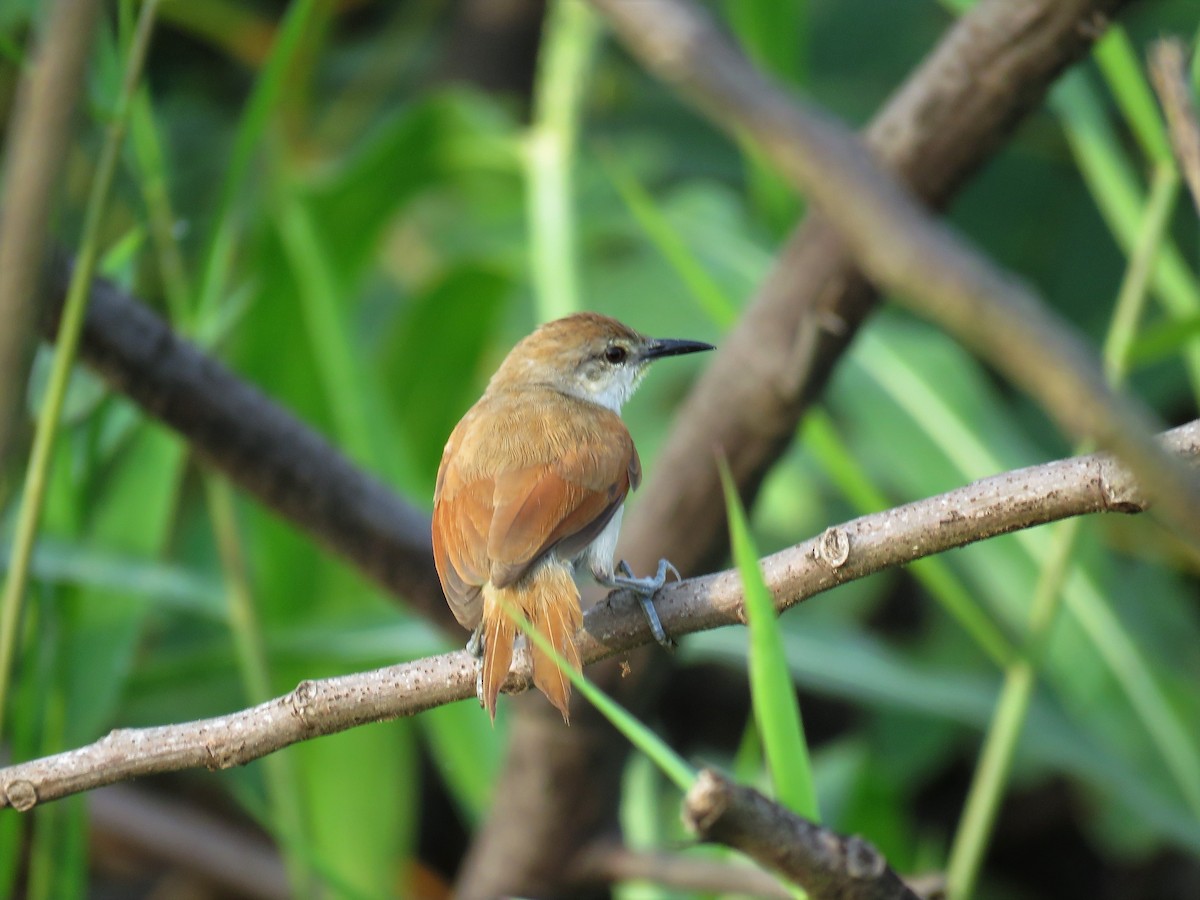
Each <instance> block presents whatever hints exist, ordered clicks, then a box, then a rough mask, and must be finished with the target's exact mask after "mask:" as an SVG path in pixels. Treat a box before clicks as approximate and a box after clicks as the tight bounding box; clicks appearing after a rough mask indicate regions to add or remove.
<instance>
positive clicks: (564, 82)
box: [525, 0, 600, 321]
mask: <svg viewBox="0 0 1200 900" xmlns="http://www.w3.org/2000/svg"><path fill="white" fill-rule="evenodd" d="M599 38H600V20H599V17H598V16H597V15H596V14H595V13H594V12H592V10H591V9H590V8H589V7H588V5H587V4H586V3H578V2H575V0H555V2H553V3H552V4H551V6H550V9H549V11H548V12H547V16H546V24H545V28H544V32H543V37H542V49H541V54H540V57H539V60H538V71H537V80H536V82H535V84H534V98H533V107H534V109H533V124H532V126H531V127H530V129H529V135H528V137H527V138H526V146H525V151H526V152H525V163H526V170H525V171H526V181H527V184H528V192H529V200H528V204H529V232H530V240H529V245H530V252H531V254H532V256H531V260H530V262H531V269H532V273H533V287H534V297H535V301H536V304H537V309H538V315H539V317H540V318H541V319H542V320H543V321H545V320H549V319H557V318H559V317H561V316H565V315H568V314H569V313H572V312H575V311H576V310H578V309H580V302H581V301H580V290H579V260H578V247H577V243H576V235H575V213H574V211H573V209H572V184H571V182H572V179H571V170H572V166H573V163H574V158H575V146H576V140H577V138H578V134H579V120H580V117H581V107H582V105H583V91H584V88H585V86H586V84H587V77H588V73H589V71H590V69H591V63H592V57H593V56H594V54H595V48H596V45H597V42H598V41H599Z"/></svg>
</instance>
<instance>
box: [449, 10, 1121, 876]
mask: <svg viewBox="0 0 1200 900" xmlns="http://www.w3.org/2000/svg"><path fill="white" fill-rule="evenodd" d="M1125 2H1126V0H1020V2H1014V0H981V2H979V3H977V4H976V5H975V6H974V7H973V8H972V9H971V10H970V11H969V12H968V13H966V14H965V15H963V16H962V17H960V18H959V19H957V20H956V21H955V22H954V23H953V24H952V25H951V26H950V28H949V29H948V30H947V32H946V34H945V35H944V36H943V37H942V39H941V40H940V41H939V42H938V44H937V46H936V47H934V48H933V49H932V50H931V52H930V53H929V55H928V56H927V57H926V58H925V59H924V60H923V61H922V62H921V64H920V65H919V66H918V67H917V69H916V70H915V71H914V72H913V73H912V74H911V75H910V77H909V78H908V79H907V80H906V81H905V83H904V84H903V85H901V86H900V88H899V89H898V90H897V91H896V93H895V94H894V95H893V96H892V97H891V99H889V101H888V102H887V104H886V106H885V107H884V108H883V109H882V110H881V111H880V112H879V113H878V114H877V115H876V116H875V117H874V118H873V119H872V121H871V124H870V125H869V126H868V128H867V130H866V133H865V137H866V139H867V140H868V141H869V142H870V145H871V149H872V151H873V152H874V153H875V154H876V156H877V158H878V159H880V160H881V161H883V162H884V163H885V164H886V165H888V166H889V167H890V168H891V169H892V170H893V171H894V172H896V173H897V175H898V176H900V177H903V178H904V179H905V180H906V181H907V182H908V184H909V185H910V186H911V187H912V189H913V191H914V192H916V194H917V195H918V196H919V197H921V198H922V199H923V200H924V201H925V202H926V203H928V204H929V205H930V206H931V207H932V208H939V207H941V206H943V205H944V204H946V203H947V202H948V201H949V199H950V198H951V196H952V195H953V194H954V192H955V191H956V190H957V189H958V187H959V186H960V185H962V184H963V183H964V182H965V181H966V179H967V178H968V177H969V176H970V175H971V174H972V173H973V172H974V171H975V170H976V169H978V168H980V167H981V166H982V165H984V164H985V163H986V161H987V160H988V159H989V158H990V157H991V156H992V155H993V153H994V152H995V150H996V149H997V148H998V147H999V146H1000V145H1001V144H1003V142H1004V141H1005V139H1006V138H1007V136H1008V135H1009V134H1010V133H1011V132H1012V131H1013V129H1014V128H1015V127H1016V126H1017V124H1018V123H1019V122H1020V121H1021V120H1022V119H1023V118H1024V117H1025V116H1027V115H1028V114H1029V113H1030V112H1031V111H1032V110H1035V109H1037V108H1038V107H1039V105H1040V104H1041V101H1042V99H1043V97H1044V95H1045V92H1046V90H1047V89H1048V87H1049V85H1050V84H1052V83H1053V81H1054V79H1055V78H1056V76H1057V75H1058V74H1059V73H1060V72H1061V71H1062V70H1063V69H1065V68H1066V67H1067V66H1068V65H1070V64H1071V63H1073V62H1075V61H1076V60H1078V59H1080V58H1082V57H1083V56H1084V55H1085V54H1086V53H1087V52H1088V50H1089V49H1090V48H1091V46H1092V44H1093V42H1094V41H1095V40H1097V39H1098V38H1099V37H1100V35H1102V34H1103V33H1104V25H1105V24H1106V22H1107V21H1108V17H1109V16H1110V15H1112V14H1113V13H1114V12H1115V11H1116V10H1117V9H1119V8H1121V7H1122V6H1123V5H1124V3H1125ZM629 5H630V6H631V7H637V6H638V4H636V3H633V4H629ZM875 302H876V298H875V292H874V290H873V289H872V288H871V287H870V285H869V284H868V283H867V282H866V280H865V279H864V278H863V276H862V275H861V274H860V273H859V272H858V271H857V270H856V269H855V268H854V265H853V258H852V257H851V255H850V252H849V251H848V249H847V248H846V245H845V243H844V242H843V241H842V240H841V239H840V238H839V237H838V234H837V232H836V231H835V230H834V228H833V226H832V225H831V224H830V223H829V221H828V219H827V218H826V217H825V216H823V215H821V214H820V213H819V212H813V213H810V215H809V217H808V219H807V221H805V222H804V223H803V224H802V225H801V226H799V227H798V228H797V229H796V230H795V231H794V232H793V233H792V235H791V236H790V237H789V238H788V239H787V240H786V242H785V243H784V244H783V246H782V248H781V250H780V252H779V253H778V255H777V257H776V260H775V264H774V266H773V267H772V269H771V271H770V273H769V274H768V275H767V277H766V279H765V280H764V282H763V284H762V286H761V288H760V289H759V291H758V292H757V296H756V297H755V298H754V300H753V302H752V303H751V304H750V305H749V307H748V309H747V311H746V313H745V314H744V315H743V316H742V317H741V318H740V319H739V321H738V323H737V327H736V328H735V329H734V330H733V331H732V332H731V333H730V334H729V335H727V336H726V337H725V338H724V339H723V340H722V341H721V346H720V348H719V349H718V351H717V352H716V353H715V354H714V355H713V358H712V361H711V363H710V364H709V365H708V366H707V367H706V368H705V369H704V371H703V373H702V374H701V377H700V379H699V381H698V382H697V384H696V386H695V388H694V390H693V391H692V392H691V394H690V395H689V396H688V398H687V400H686V401H685V403H684V404H683V406H682V408H681V409H680V410H679V412H678V415H677V416H676V418H675V422H674V425H673V427H672V430H671V433H670V435H669V437H668V440H667V442H666V444H665V445H664V447H663V449H662V450H661V451H660V454H659V456H658V458H657V461H656V464H655V466H654V468H653V469H652V470H651V471H650V473H649V474H650V477H649V478H648V479H647V483H646V486H645V487H644V488H643V490H642V491H641V492H640V494H639V496H638V497H637V498H636V501H635V503H634V504H633V505H632V508H631V509H630V512H629V515H627V516H626V522H625V525H624V527H623V529H622V534H621V546H620V555H621V557H622V558H625V559H628V560H629V561H630V562H631V563H632V564H633V566H634V569H635V570H637V571H649V570H651V569H652V568H653V566H654V564H655V563H656V562H657V560H658V559H659V557H660V556H665V557H667V558H669V559H670V560H672V561H673V562H674V563H675V564H676V565H677V566H679V567H680V569H681V571H683V572H684V573H685V574H697V573H701V572H708V571H712V570H713V569H715V568H717V567H719V566H720V565H721V561H722V559H723V558H724V557H725V555H726V554H727V552H728V533H727V530H726V521H725V507H724V503H723V501H722V499H721V489H720V486H719V485H718V483H717V475H716V467H715V466H714V465H713V460H712V454H711V452H710V451H711V448H712V447H713V446H719V447H721V448H722V450H723V451H724V453H725V455H726V458H727V459H728V460H729V463H730V467H731V469H732V471H733V475H734V480H735V481H736V482H737V485H738V489H739V491H740V492H741V494H742V498H743V500H744V501H745V502H746V504H747V505H750V503H751V502H752V500H753V498H754V496H755V494H756V493H757V491H758V487H759V485H760V484H761V482H762V479H763V478H764V477H765V475H766V473H767V472H768V471H769V470H770V468H771V467H772V466H773V465H774V463H775V461H776V460H777V459H778V458H779V456H780V455H781V454H782V453H783V452H784V451H785V450H786V448H787V447H788V445H789V444H790V443H791V442H792V440H793V438H794V436H795V434H796V428H797V424H798V422H799V420H800V418H801V416H802V415H803V413H804V410H805V409H806V408H807V407H808V405H809V404H810V403H812V402H813V401H814V400H815V399H816V398H817V397H818V396H819V394H820V392H821V390H822V388H823V386H824V384H825V382H826V380H827V379H828V377H829V374H830V373H831V372H832V370H833V368H834V367H835V366H836V364H837V362H838V360H839V359H840V358H841V355H842V352H843V351H844V350H845V349H846V347H847V346H848V345H849V344H850V342H851V340H852V339H853V337H854V334H855V332H856V330H857V328H858V327H859V325H860V323H861V322H862V321H863V320H864V319H865V318H866V317H867V316H868V315H869V313H870V312H871V310H872V309H873V308H874V305H875ZM631 662H632V671H631V673H626V672H624V671H622V669H621V667H619V666H617V665H615V664H611V663H610V664H606V665H604V666H601V667H597V668H594V669H593V670H592V672H591V675H592V677H593V678H594V679H595V680H597V681H598V682H599V683H600V684H601V685H602V686H603V687H604V688H605V689H607V690H609V691H610V692H611V693H612V694H613V695H614V696H616V697H618V698H619V699H621V700H622V702H624V703H625V704H626V705H627V706H629V707H630V708H632V709H634V710H637V711H649V710H652V709H653V708H654V705H655V703H656V702H657V699H658V697H659V695H660V692H661V686H662V685H663V684H665V683H666V681H667V677H666V669H667V668H668V667H669V666H670V665H671V659H670V657H668V656H667V655H666V654H663V653H658V652H656V651H655V650H654V649H653V648H647V649H645V650H643V651H641V652H639V653H638V654H636V655H635V656H634V657H633V658H632V660H631ZM516 707H517V711H518V713H519V715H518V716H517V718H516V721H515V722H514V723H513V727H512V729H511V731H510V738H509V750H508V755H507V760H506V763H505V768H504V772H503V774H502V776H501V777H500V778H499V779H498V780H497V787H496V790H497V794H496V800H495V802H494V804H493V806H492V810H493V814H492V815H490V816H489V817H488V819H487V820H486V821H485V823H484V826H483V828H482V829H481V830H480V831H479V832H478V833H477V835H476V838H475V841H474V842H473V843H472V846H471V851H470V853H469V855H468V857H467V859H466V861H465V862H464V865H463V867H462V869H461V870H460V875H459V881H458V884H457V886H456V887H457V890H458V891H459V892H460V893H461V894H462V895H463V896H467V897H492V896H497V895H499V894H505V893H519V894H554V893H559V894H561V893H569V892H571V891H572V889H573V887H574V883H573V882H572V881H571V880H570V878H571V870H570V869H569V868H566V867H564V866H563V865H562V860H564V859H567V858H570V857H571V856H572V855H573V854H574V853H575V852H577V851H578V850H579V849H580V848H581V847H584V846H587V845H588V844H590V843H591V842H592V841H594V840H595V835H596V834H598V833H602V832H605V831H612V830H615V829H616V828H617V817H616V807H617V802H616V801H617V798H618V797H619V796H620V794H621V791H620V779H621V773H622V771H623V764H624V759H625V754H626V753H627V752H628V750H627V744H626V742H625V739H624V738H623V737H622V736H621V735H620V734H619V733H618V732H616V731H615V730H613V729H611V728H609V727H607V725H606V723H605V722H604V721H603V720H602V719H601V718H600V717H599V716H598V714H597V713H595V712H594V711H593V710H592V709H591V707H590V706H588V705H587V704H585V703H580V704H578V705H577V708H576V709H575V710H574V711H573V712H572V726H571V728H570V729H567V730H564V729H563V728H562V727H561V722H560V721H557V720H555V719H554V718H553V717H552V716H547V715H546V705H545V704H542V703H538V702H529V703H519V704H516ZM551 778H552V779H553V782H554V784H555V785H556V789H555V790H553V791H547V790H545V789H544V788H543V786H544V785H545V783H546V782H547V780H548V779H551ZM514 817H517V818H519V819H520V821H522V822H523V823H524V824H525V827H524V828H523V829H522V830H520V831H517V830H514V829H513V828H512V821H513V819H514Z"/></svg>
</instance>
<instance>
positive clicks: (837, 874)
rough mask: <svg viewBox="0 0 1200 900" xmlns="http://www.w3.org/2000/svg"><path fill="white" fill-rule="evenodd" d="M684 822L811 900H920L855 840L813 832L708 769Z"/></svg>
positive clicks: (692, 793) (686, 804)
mask: <svg viewBox="0 0 1200 900" xmlns="http://www.w3.org/2000/svg"><path fill="white" fill-rule="evenodd" d="M683 820H684V822H685V823H686V824H687V826H688V828H689V829H691V830H692V832H693V833H695V834H696V836H697V837H699V838H700V839H701V840H704V841H712V842H715V843H719V844H725V845H726V846H728V847H733V848H734V849H735V850H740V851H742V852H743V853H745V854H746V855H747V856H749V857H750V858H752V859H755V860H757V861H758V862H760V863H762V864H763V865H764V866H766V867H767V868H769V869H774V870H775V871H776V872H779V873H780V874H781V875H783V876H785V877H786V878H788V879H789V880H790V881H793V882H795V883H796V884H798V885H800V886H801V887H803V888H804V890H805V891H806V892H807V893H808V896H809V897H811V898H813V900H919V898H918V897H917V895H916V894H914V893H913V892H912V891H911V890H909V889H908V887H907V886H906V885H905V884H904V882H903V881H901V880H900V876H899V875H897V874H896V873H895V872H894V871H892V869H891V868H890V867H889V866H888V864H887V860H886V859H884V858H883V856H882V854H880V852H879V851H878V850H876V849H875V848H874V847H873V846H871V845H870V844H868V843H867V842H866V841H864V840H863V839H862V838H858V837H852V838H844V837H842V836H841V835H839V834H835V833H834V832H832V831H829V830H828V829H826V828H822V827H821V826H819V825H815V824H813V823H812V822H810V821H808V820H807V819H804V818H801V817H800V816H798V815H796V814H795V813H793V812H790V811H789V810H787V809H784V808H783V807H782V806H780V805H779V804H778V803H775V802H773V801H771V800H768V799H767V798H766V797H764V796H763V795H762V794H760V793H759V792H758V791H756V790H754V789H753V788H749V787H744V786H742V785H739V784H734V783H733V782H732V781H730V780H729V779H728V778H726V777H725V776H723V775H721V774H719V773H718V772H715V771H713V770H712V769H704V770H703V771H701V772H700V774H699V776H697V778H696V782H695V783H694V784H693V785H692V787H691V789H690V790H689V791H688V792H687V796H686V797H684V800H683Z"/></svg>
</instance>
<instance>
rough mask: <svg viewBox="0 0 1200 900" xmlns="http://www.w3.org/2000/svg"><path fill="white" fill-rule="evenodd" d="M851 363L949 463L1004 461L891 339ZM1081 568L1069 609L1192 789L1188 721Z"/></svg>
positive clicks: (997, 467) (869, 342)
mask: <svg viewBox="0 0 1200 900" xmlns="http://www.w3.org/2000/svg"><path fill="white" fill-rule="evenodd" d="M853 363H854V365H858V366H862V367H863V369H864V370H865V371H866V372H867V373H868V374H869V375H870V377H871V378H872V379H873V380H874V381H875V383H876V384H877V385H878V386H879V388H880V389H881V390H883V391H884V392H885V393H887V395H888V396H889V397H891V398H892V400H893V401H894V402H895V403H896V405H897V407H898V408H900V409H902V410H904V411H905V412H906V413H907V414H908V415H909V416H910V417H911V418H912V419H913V421H915V422H918V423H920V424H921V426H922V428H923V429H924V430H925V431H926V432H927V433H928V434H930V435H933V436H935V437H936V438H937V440H938V445H939V447H940V448H941V449H942V450H943V452H945V453H946V455H947V457H948V458H949V460H950V462H951V464H952V465H953V466H954V467H955V468H956V469H957V470H959V471H960V472H962V473H963V474H964V475H965V476H967V477H978V473H981V472H996V471H1003V469H1004V468H1006V466H1004V464H1003V462H1002V461H1001V459H1000V458H999V457H998V456H997V455H996V454H994V453H993V452H992V451H991V449H990V448H989V447H988V446H987V445H986V444H985V443H983V442H982V441H981V440H980V439H979V438H978V437H977V436H976V435H975V434H974V433H973V432H972V431H971V430H970V429H969V428H968V427H967V426H966V424H965V423H963V422H962V421H960V420H959V419H958V418H957V417H956V416H955V414H954V412H953V410H951V409H949V408H948V407H947V405H946V403H945V401H944V398H943V397H941V396H939V393H938V390H937V386H936V385H931V384H929V383H928V382H926V381H924V380H922V379H921V377H920V376H919V374H917V373H916V372H914V371H913V369H912V367H911V366H910V365H909V363H908V361H907V360H905V359H904V358H903V357H902V356H901V355H900V354H898V353H896V352H895V350H894V349H893V348H892V347H891V346H890V345H889V344H888V343H887V342H886V341H883V340H880V339H878V338H877V337H873V336H872V334H871V333H866V334H863V335H862V336H861V337H860V338H859V346H858V348H857V352H856V354H855V356H854V358H853ZM1013 537H1014V539H1015V541H1016V543H1017V545H1018V546H1020V547H1021V549H1022V551H1023V552H1024V553H1025V554H1026V556H1027V557H1028V558H1029V559H1030V560H1031V561H1034V562H1036V563H1039V564H1041V565H1045V563H1046V561H1047V559H1048V554H1049V548H1048V547H1047V545H1046V543H1045V541H1043V540H1042V538H1041V537H1040V536H1039V535H1038V534H1037V533H1034V532H1030V531H1020V532H1017V533H1016V534H1014V535H1013ZM1079 574H1080V576H1081V577H1078V578H1072V579H1071V580H1070V583H1069V585H1068V587H1067V592H1066V598H1065V599H1066V603H1067V607H1068V610H1069V611H1070V613H1071V616H1072V617H1073V618H1074V619H1075V621H1076V622H1077V623H1078V625H1079V627H1080V628H1081V629H1082V630H1083V633H1084V634H1085V635H1086V636H1087V638H1088V640H1089V641H1090V642H1091V643H1092V645H1093V646H1094V647H1095V649H1096V654H1097V656H1098V658H1099V659H1100V660H1102V661H1103V663H1104V665H1105V666H1106V667H1107V668H1108V669H1109V671H1110V672H1112V675H1113V677H1114V678H1115V679H1116V681H1117V683H1118V684H1119V685H1120V686H1121V689H1122V691H1123V692H1124V693H1125V695H1126V697H1127V698H1128V699H1129V704H1130V706H1131V707H1132V708H1133V710H1134V712H1135V713H1136V714H1137V716H1138V718H1139V719H1140V720H1141V722H1142V725H1143V727H1144V728H1145V730H1146V733H1147V735H1149V736H1150V739H1151V740H1152V741H1153V743H1154V745H1155V747H1156V748H1157V750H1158V752H1159V754H1160V755H1161V756H1162V757H1163V759H1164V760H1165V761H1166V762H1167V769H1168V771H1170V772H1171V774H1172V776H1173V777H1174V779H1175V781H1176V784H1177V785H1178V786H1179V787H1180V789H1181V790H1182V791H1184V793H1186V794H1190V793H1192V792H1193V790H1195V788H1194V787H1192V786H1194V785H1195V784H1196V782H1197V780H1200V753H1197V752H1196V750H1195V749H1193V748H1191V747H1190V742H1189V740H1188V737H1187V736H1188V733H1189V729H1188V727H1187V726H1186V725H1185V724H1184V723H1183V722H1182V721H1181V720H1180V717H1179V715H1178V714H1177V713H1176V712H1175V710H1174V709H1173V708H1172V706H1171V704H1170V703H1169V702H1168V701H1167V699H1166V697H1165V696H1164V694H1163V692H1162V690H1161V689H1160V687H1159V686H1158V684H1157V683H1156V682H1155V679H1154V676H1153V674H1152V673H1151V668H1150V665H1149V663H1148V662H1147V661H1146V658H1145V656H1144V654H1143V653H1142V652H1141V651H1140V650H1139V649H1138V647H1137V645H1136V644H1135V643H1134V642H1133V639H1132V637H1131V636H1130V634H1129V632H1128V630H1127V629H1126V628H1125V627H1124V626H1123V625H1122V623H1121V621H1120V620H1119V619H1118V618H1117V616H1116V614H1115V613H1114V612H1113V611H1112V609H1111V608H1110V606H1109V604H1108V603H1107V602H1106V600H1105V598H1104V594H1103V592H1102V591H1101V589H1100V587H1099V586H1098V585H1097V584H1096V583H1095V579H1094V578H1093V577H1092V576H1090V575H1089V574H1088V573H1086V572H1080V573H1079Z"/></svg>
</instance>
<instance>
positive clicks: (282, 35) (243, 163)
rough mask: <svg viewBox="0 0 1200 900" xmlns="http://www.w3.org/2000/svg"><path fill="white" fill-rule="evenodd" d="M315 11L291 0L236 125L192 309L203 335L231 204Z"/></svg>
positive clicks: (216, 299) (228, 242)
mask: <svg viewBox="0 0 1200 900" xmlns="http://www.w3.org/2000/svg"><path fill="white" fill-rule="evenodd" d="M316 7H317V2H316V0H295V2H294V3H292V4H291V5H290V6H289V7H288V11H287V15H286V16H285V18H284V20H283V24H282V25H281V26H280V27H279V30H278V33H277V34H276V37H275V41H274V43H273V44H272V46H271V54H270V57H269V58H268V59H267V64H266V66H265V67H264V68H263V71H262V75H260V76H259V78H258V81H257V82H256V84H255V86H254V93H253V94H251V96H250V100H249V101H248V102H247V104H246V109H245V112H243V113H242V118H241V121H240V122H239V124H238V130H237V134H236V136H235V137H234V142H233V150H232V152H231V154H230V158H229V165H228V167H227V168H226V170H225V180H224V181H223V182H222V184H221V188H220V190H219V191H218V193H217V204H216V207H215V209H214V210H213V220H212V222H213V224H212V231H211V232H210V233H209V236H208V242H207V244H206V245H205V250H204V255H203V263H202V267H201V278H200V286H199V292H198V295H197V303H196V304H195V305H194V306H193V309H194V310H195V311H196V316H197V325H198V328H199V330H200V331H201V332H204V331H205V329H206V327H208V323H210V321H212V320H213V319H215V318H216V317H217V311H218V308H219V306H220V301H221V298H222V296H223V295H224V293H225V291H226V284H227V281H228V277H229V267H230V264H231V263H232V260H233V250H234V245H235V241H236V236H237V224H236V217H235V215H234V211H233V206H234V202H235V201H236V200H237V198H238V197H239V196H241V195H242V193H243V192H244V191H245V189H246V181H247V177H248V175H249V172H250V164H251V162H252V161H253V159H254V154H255V151H257V150H258V147H259V144H260V143H261V141H262V137H263V134H264V133H265V132H266V129H267V123H268V121H269V120H270V118H271V116H272V114H273V113H274V111H275V109H276V108H277V106H278V104H279V98H280V95H281V94H282V93H283V89H284V87H285V86H286V83H287V74H288V69H289V67H290V66H291V64H292V60H293V59H294V58H295V55H296V51H297V49H298V48H299V47H300V45H301V43H302V41H303V39H304V35H305V32H306V30H307V28H308V26H309V22H310V19H311V18H312V16H313V14H314V12H315V10H316Z"/></svg>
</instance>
